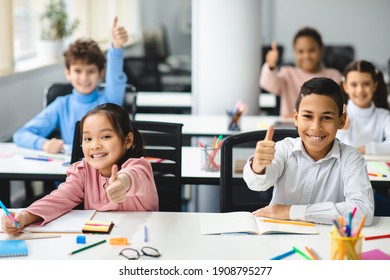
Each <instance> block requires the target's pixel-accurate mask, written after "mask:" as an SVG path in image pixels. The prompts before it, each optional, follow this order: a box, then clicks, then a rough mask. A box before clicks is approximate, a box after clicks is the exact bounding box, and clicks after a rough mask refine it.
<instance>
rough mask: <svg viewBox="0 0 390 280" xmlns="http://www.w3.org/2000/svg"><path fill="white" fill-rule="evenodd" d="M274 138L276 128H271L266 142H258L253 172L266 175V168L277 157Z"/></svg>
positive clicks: (265, 139) (266, 136)
mask: <svg viewBox="0 0 390 280" xmlns="http://www.w3.org/2000/svg"><path fill="white" fill-rule="evenodd" d="M273 136H274V127H273V126H270V127H269V128H268V130H267V134H266V135H265V138H264V140H261V141H258V142H257V144H256V150H255V156H254V158H253V162H252V170H253V171H254V172H256V173H258V174H264V169H265V167H266V166H268V165H271V164H272V160H273V159H274V157H275V142H274V141H272V137H273Z"/></svg>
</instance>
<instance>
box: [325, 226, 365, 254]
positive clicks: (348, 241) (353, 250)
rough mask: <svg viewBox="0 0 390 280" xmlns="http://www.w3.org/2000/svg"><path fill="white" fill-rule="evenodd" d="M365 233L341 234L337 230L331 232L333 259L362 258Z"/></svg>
mask: <svg viewBox="0 0 390 280" xmlns="http://www.w3.org/2000/svg"><path fill="white" fill-rule="evenodd" d="M362 240H363V235H360V236H354V237H343V236H340V235H339V234H338V233H337V232H336V231H332V232H331V233H330V258H331V259H332V260H360V259H361V258H362Z"/></svg>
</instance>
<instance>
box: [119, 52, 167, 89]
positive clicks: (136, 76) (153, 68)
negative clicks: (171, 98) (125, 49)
mask: <svg viewBox="0 0 390 280" xmlns="http://www.w3.org/2000/svg"><path fill="white" fill-rule="evenodd" d="M123 71H124V72H125V73H126V75H127V79H128V81H129V82H131V84H133V85H134V86H135V87H136V88H137V90H138V91H163V86H162V81H161V73H160V71H159V70H158V59H157V58H155V57H146V56H143V57H126V58H125V59H124V61H123Z"/></svg>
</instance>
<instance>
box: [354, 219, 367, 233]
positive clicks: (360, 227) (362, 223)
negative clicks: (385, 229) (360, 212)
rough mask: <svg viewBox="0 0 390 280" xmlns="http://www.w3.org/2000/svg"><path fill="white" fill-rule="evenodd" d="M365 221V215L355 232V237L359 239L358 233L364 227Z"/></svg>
mask: <svg viewBox="0 0 390 280" xmlns="http://www.w3.org/2000/svg"><path fill="white" fill-rule="evenodd" d="M365 221H366V215H364V216H363V218H362V220H361V221H360V224H359V227H358V230H357V232H356V235H355V236H356V237H359V236H360V232H361V231H362V228H363V226H364V222H365Z"/></svg>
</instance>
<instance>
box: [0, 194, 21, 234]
mask: <svg viewBox="0 0 390 280" xmlns="http://www.w3.org/2000/svg"><path fill="white" fill-rule="evenodd" d="M0 207H1V208H3V210H4V212H5V214H6V215H7V216H8V217H9V218H10V219H11V220H12V221H13V222H14V224H15V226H16V227H19V224H18V222H17V221H16V220H15V218H14V216H12V215H11V213H10V212H9V211H8V209H7V207H5V205H4V203H3V202H2V201H1V200H0Z"/></svg>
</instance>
